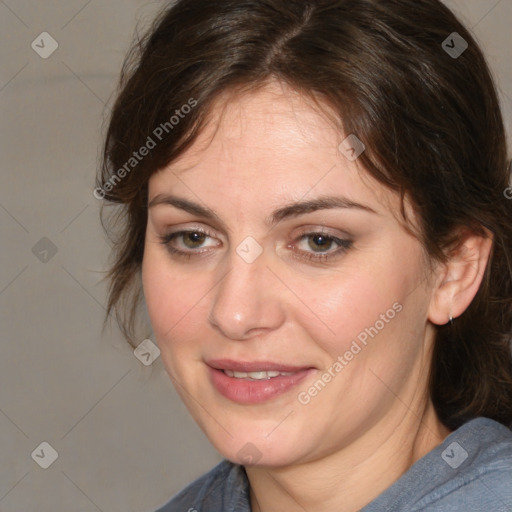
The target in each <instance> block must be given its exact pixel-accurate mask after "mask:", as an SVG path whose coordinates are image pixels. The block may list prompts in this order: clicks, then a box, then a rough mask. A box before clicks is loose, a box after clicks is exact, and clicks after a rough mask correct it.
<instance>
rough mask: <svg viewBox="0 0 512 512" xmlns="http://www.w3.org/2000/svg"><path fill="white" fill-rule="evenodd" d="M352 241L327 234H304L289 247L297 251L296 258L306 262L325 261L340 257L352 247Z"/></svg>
mask: <svg viewBox="0 0 512 512" xmlns="http://www.w3.org/2000/svg"><path fill="white" fill-rule="evenodd" d="M352 244H353V242H352V240H348V239H343V238H339V237H335V236H333V235H330V234H328V233H324V232H316V233H304V234H303V235H301V236H300V237H299V238H298V239H297V240H296V241H295V244H292V245H290V246H289V247H290V248H292V249H293V248H295V249H298V250H299V251H298V252H299V253H302V254H299V255H297V257H298V258H303V259H306V260H308V261H314V260H317V261H327V260H330V259H332V258H335V257H338V256H341V255H342V254H344V253H346V252H347V251H348V250H349V249H350V248H351V247H352Z"/></svg>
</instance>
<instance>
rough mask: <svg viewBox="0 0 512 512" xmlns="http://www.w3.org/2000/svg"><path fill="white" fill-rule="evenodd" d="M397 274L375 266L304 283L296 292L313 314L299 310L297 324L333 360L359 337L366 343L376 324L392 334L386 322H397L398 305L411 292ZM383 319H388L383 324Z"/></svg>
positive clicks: (404, 280)
mask: <svg viewBox="0 0 512 512" xmlns="http://www.w3.org/2000/svg"><path fill="white" fill-rule="evenodd" d="M396 272H397V270H396V269H393V268H389V267H388V268H387V269H385V270H384V269H382V268H379V266H378V265H374V266H373V267H368V268H361V267H360V268H357V269H356V268H353V269H347V271H343V272H342V273H339V274H335V275H334V276H331V278H325V279H322V280H318V281H316V282H314V281H308V282H305V283H302V285H301V286H300V287H298V288H297V289H296V291H297V295H298V296H299V297H301V299H303V302H304V303H305V304H306V305H307V306H309V308H310V313H309V314H304V315H300V311H303V312H305V310H304V308H302V309H301V310H299V309H297V310H296V312H297V318H296V319H295V320H296V322H298V323H299V324H302V325H303V327H304V328H305V329H307V330H308V331H309V333H310V336H311V337H312V339H315V340H317V342H318V343H319V344H322V345H323V347H322V348H323V349H324V350H325V351H326V352H328V353H329V355H330V356H331V357H333V358H336V357H337V356H338V355H339V354H340V353H343V352H345V350H347V349H348V348H349V346H350V345H351V343H352V341H353V340H354V339H357V336H358V335H360V334H361V339H363V340H364V338H365V335H364V333H365V332H366V333H367V329H371V328H372V327H374V326H375V324H376V323H377V329H378V330H379V331H381V330H382V331H384V325H385V327H386V330H389V329H388V325H390V324H391V322H386V320H389V319H391V320H393V319H394V318H395V316H396V309H400V307H399V306H398V305H396V304H397V303H400V301H401V300H403V299H404V298H405V297H406V296H407V294H408V292H409V291H410V288H411V285H410V284H409V283H410V280H409V279H407V277H406V276H405V275H403V273H402V275H399V276H398V277H397V276H396V275H395V273H396ZM394 304H395V309H393V305H394ZM400 305H401V304H400ZM313 313H314V314H313ZM381 315H384V316H385V319H384V320H382V319H381ZM383 322H385V323H384V325H382V323H383ZM372 332H375V331H374V330H372ZM321 333H323V334H321Z"/></svg>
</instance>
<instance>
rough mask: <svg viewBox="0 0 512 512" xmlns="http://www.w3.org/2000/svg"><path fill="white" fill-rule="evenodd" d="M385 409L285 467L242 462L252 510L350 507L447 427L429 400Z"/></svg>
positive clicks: (351, 510)
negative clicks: (324, 449)
mask: <svg viewBox="0 0 512 512" xmlns="http://www.w3.org/2000/svg"><path fill="white" fill-rule="evenodd" d="M418 405H419V407H414V408H405V407H404V405H403V404H402V403H400V402H399V403H397V404H396V411H393V412H394V413H393V414H389V415H386V417H384V418H382V419H381V421H379V422H378V423H376V424H375V425H374V426H373V427H372V428H371V429H370V430H368V431H367V432H366V433H365V434H364V435H363V436H361V437H360V438H359V439H357V440H356V441H355V442H353V443H351V444H350V445H349V446H347V447H345V448H343V449H342V450H339V451H337V452H335V453H330V454H328V455H327V456H323V457H319V458H317V459H315V460H309V461H307V462H303V463H300V464H297V465H293V466H286V467H277V468H276V467H252V468H251V467H248V468H246V472H247V476H248V479H249V483H250V488H251V509H252V511H253V512H275V511H276V510H288V511H290V512H303V511H304V510H315V512H324V511H325V512H327V511H332V510H338V511H340V512H355V511H358V510H360V509H361V508H363V507H364V506H365V505H367V504H368V503H370V502H371V501H372V500H373V499H375V498H376V497H377V496H378V495H379V494H381V493H382V492H383V491H384V490H385V489H387V488H388V487H389V486H390V485H391V484H393V482H395V481H396V480H398V479H399V478H400V477H401V476H402V475H403V474H404V473H405V472H406V471H407V470H408V469H409V468H410V467H411V466H412V465H413V464H414V463H415V462H416V461H417V460H419V459H420V458H422V457H423V456H424V455H426V454H427V453H428V452H430V451H431V450H432V449H434V448H435V447H436V446H437V445H439V444H440V443H441V442H442V441H443V440H444V439H445V437H446V436H447V435H448V434H449V433H450V431H449V430H448V429H447V428H446V427H445V426H443V425H442V423H441V422H440V421H439V419H438V418H437V415H436V413H435V410H434V407H433V405H432V403H431V402H430V400H428V401H426V402H425V403H424V404H417V406H418Z"/></svg>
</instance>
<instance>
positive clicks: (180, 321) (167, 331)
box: [142, 248, 208, 349]
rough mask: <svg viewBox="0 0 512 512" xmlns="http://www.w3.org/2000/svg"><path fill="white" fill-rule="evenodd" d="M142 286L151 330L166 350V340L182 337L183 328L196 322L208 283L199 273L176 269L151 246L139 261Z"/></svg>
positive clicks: (202, 307)
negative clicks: (140, 263) (195, 318)
mask: <svg viewBox="0 0 512 512" xmlns="http://www.w3.org/2000/svg"><path fill="white" fill-rule="evenodd" d="M203 277H204V276H203ZM142 285H143V289H144V298H145V302H146V307H147V310H148V314H149V318H150V320H151V325H152V327H153V332H154V334H155V336H156V338H157V341H158V343H159V345H160V346H161V347H164V348H165V349H168V348H170V347H168V345H169V343H168V341H169V340H171V339H173V340H178V341H179V340H181V339H182V338H183V331H184V329H185V330H186V327H187V326H188V325H191V323H192V324H194V323H195V322H194V316H195V315H197V314H198V312H200V313H202V311H200V310H201V309H204V304H205V301H204V299H205V295H206V293H207V290H208V287H207V283H205V282H204V278H200V277H199V276H198V274H195V273H192V272H189V273H183V272H180V271H176V270H175V269H173V268H172V266H171V265H170V264H169V261H168V259H167V258H166V256H165V253H164V254H160V251H156V250H152V249H151V248H150V249H149V250H147V251H146V252H145V254H144V260H143V262H142Z"/></svg>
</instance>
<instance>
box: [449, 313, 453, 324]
mask: <svg viewBox="0 0 512 512" xmlns="http://www.w3.org/2000/svg"><path fill="white" fill-rule="evenodd" d="M449 318H450V325H453V316H452V313H451V311H450V316H449Z"/></svg>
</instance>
